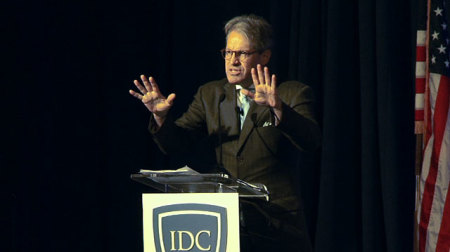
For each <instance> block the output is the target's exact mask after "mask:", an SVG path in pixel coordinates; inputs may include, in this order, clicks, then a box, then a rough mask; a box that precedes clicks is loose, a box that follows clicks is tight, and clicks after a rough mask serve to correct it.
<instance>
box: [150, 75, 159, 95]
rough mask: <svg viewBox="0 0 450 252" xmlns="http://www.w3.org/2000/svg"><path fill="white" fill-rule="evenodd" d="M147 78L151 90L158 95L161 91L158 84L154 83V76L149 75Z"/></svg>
mask: <svg viewBox="0 0 450 252" xmlns="http://www.w3.org/2000/svg"><path fill="white" fill-rule="evenodd" d="M148 80H149V81H150V85H151V86H152V90H153V91H155V92H156V93H157V94H158V95H160V94H161V92H160V91H159V87H158V84H156V81H155V78H153V77H150V78H148Z"/></svg>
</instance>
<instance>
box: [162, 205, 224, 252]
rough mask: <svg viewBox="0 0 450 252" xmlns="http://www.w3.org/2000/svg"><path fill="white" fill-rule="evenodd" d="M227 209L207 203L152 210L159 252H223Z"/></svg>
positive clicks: (169, 206)
mask: <svg viewBox="0 0 450 252" xmlns="http://www.w3.org/2000/svg"><path fill="white" fill-rule="evenodd" d="M226 211H227V210H226V209H225V208H223V207H219V206H214V205H207V204H176V205H168V206H162V207H157V208H154V209H153V234H154V239H155V247H156V251H158V252H160V251H161V252H172V251H190V252H200V251H214V252H225V251H226V243H227V231H228V230H227V212H226Z"/></svg>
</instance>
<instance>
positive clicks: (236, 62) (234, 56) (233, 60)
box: [230, 53, 241, 65]
mask: <svg viewBox="0 0 450 252" xmlns="http://www.w3.org/2000/svg"><path fill="white" fill-rule="evenodd" d="M230 62H231V63H232V64H233V65H239V64H241V61H240V60H239V57H236V53H233V54H232V55H231V59H230Z"/></svg>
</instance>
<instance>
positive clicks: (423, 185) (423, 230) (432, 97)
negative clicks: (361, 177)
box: [418, 73, 450, 252]
mask: <svg viewBox="0 0 450 252" xmlns="http://www.w3.org/2000/svg"><path fill="white" fill-rule="evenodd" d="M427 94H428V99H427V104H426V112H427V113H426V115H427V118H426V122H427V125H426V135H425V150H424V160H423V165H422V174H421V178H420V189H421V192H420V193H421V196H422V197H421V200H422V201H421V207H420V212H419V214H418V217H419V221H420V222H419V251H421V252H424V251H439V252H440V251H446V252H448V251H450V194H449V190H448V186H449V181H450V113H449V110H450V109H449V108H450V78H449V77H447V76H444V75H440V74H435V73H430V77H429V83H428V87H427Z"/></svg>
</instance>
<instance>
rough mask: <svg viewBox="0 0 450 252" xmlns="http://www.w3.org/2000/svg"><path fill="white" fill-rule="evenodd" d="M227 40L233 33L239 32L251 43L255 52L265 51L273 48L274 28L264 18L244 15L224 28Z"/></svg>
mask: <svg viewBox="0 0 450 252" xmlns="http://www.w3.org/2000/svg"><path fill="white" fill-rule="evenodd" d="M224 30H225V34H226V40H227V41H228V36H229V35H230V33H231V32H232V31H236V32H239V33H240V34H242V35H244V36H245V37H246V38H247V39H248V40H249V41H250V45H251V46H252V47H253V49H254V50H257V51H260V52H261V51H264V50H266V49H270V48H271V47H272V26H271V25H270V24H269V23H268V22H267V21H266V20H264V18H262V17H258V16H255V15H253V14H251V15H243V16H237V17H234V18H232V19H231V20H230V21H228V22H227V23H226V24H225V27H224Z"/></svg>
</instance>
